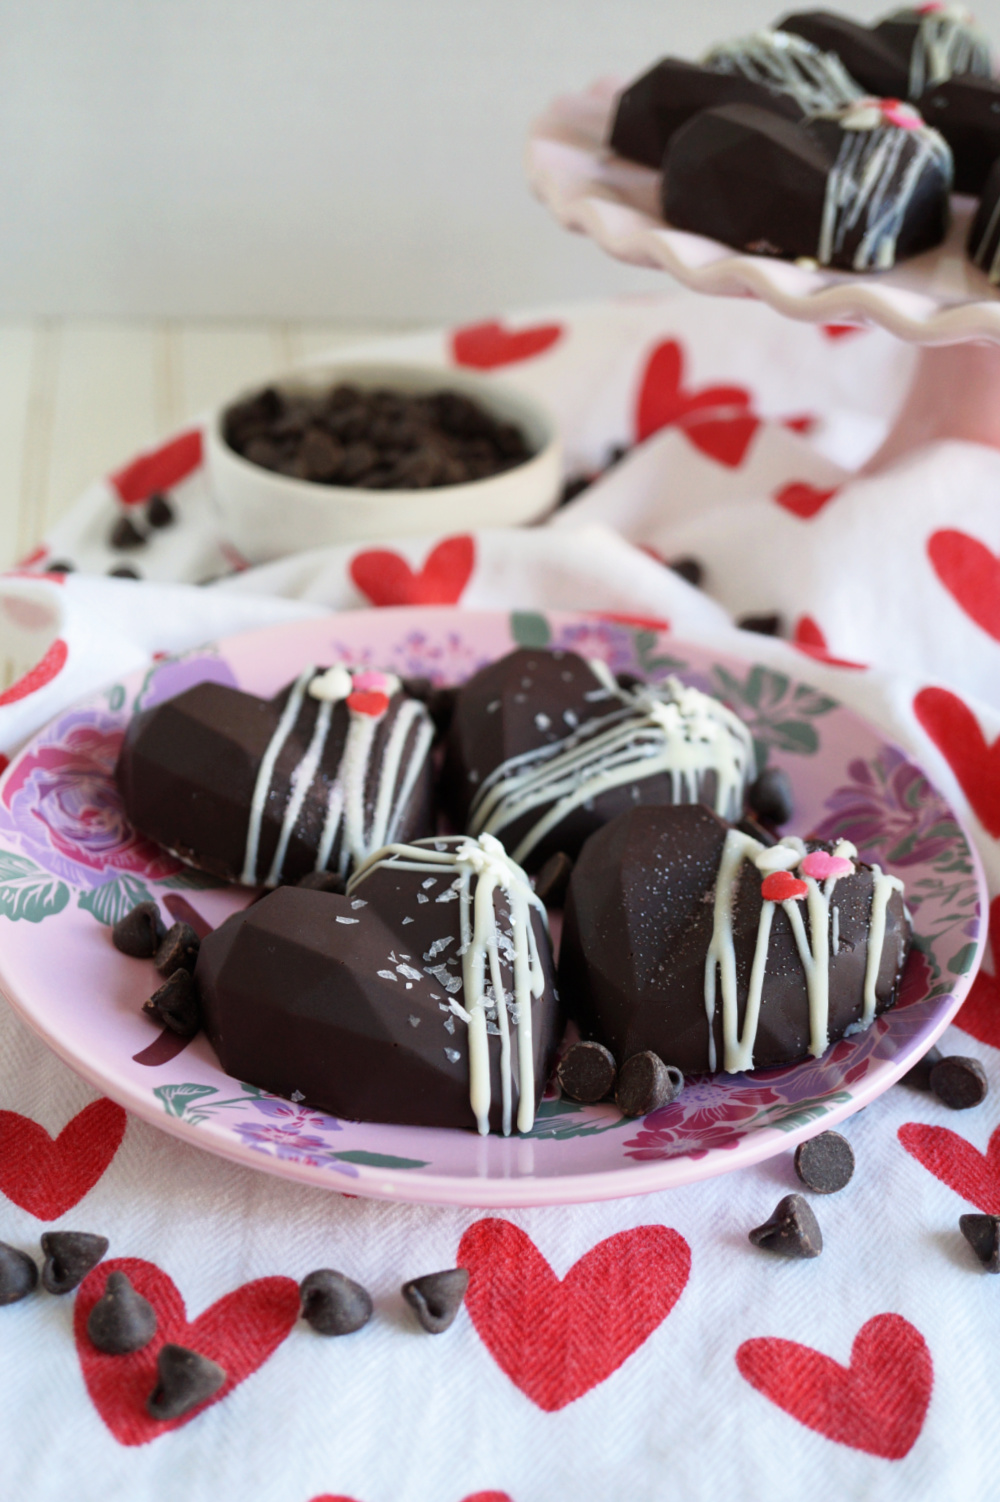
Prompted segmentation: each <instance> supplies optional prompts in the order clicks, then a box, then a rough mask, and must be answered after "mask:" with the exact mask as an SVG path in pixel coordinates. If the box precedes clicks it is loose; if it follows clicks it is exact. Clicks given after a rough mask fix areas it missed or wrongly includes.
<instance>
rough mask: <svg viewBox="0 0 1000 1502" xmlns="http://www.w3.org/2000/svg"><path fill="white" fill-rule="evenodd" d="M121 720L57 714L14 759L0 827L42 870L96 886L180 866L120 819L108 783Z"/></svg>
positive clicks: (158, 876) (89, 713) (154, 876)
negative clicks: (42, 735) (39, 738)
mask: <svg viewBox="0 0 1000 1502" xmlns="http://www.w3.org/2000/svg"><path fill="white" fill-rule="evenodd" d="M122 738H123V730H122V726H121V722H120V721H119V720H117V719H114V718H112V717H110V716H108V715H106V714H103V713H102V712H101V711H99V710H78V711H76V712H74V713H72V714H69V715H66V716H64V718H63V719H61V720H60V721H59V722H58V723H57V725H56V727H55V730H54V733H53V737H52V739H51V740H48V741H43V742H41V743H39V744H36V745H35V747H34V748H33V749H32V750H31V751H30V752H29V753H28V754H27V755H25V756H23V757H22V758H21V760H20V761H19V762H18V764H17V766H16V767H15V769H14V772H13V773H12V775H11V777H10V778H9V779H8V781H7V784H6V786H5V788H4V791H3V800H2V805H0V828H2V829H3V830H4V831H5V832H6V833H8V834H12V835H14V836H16V837H17V839H18V840H19V842H20V844H21V846H22V848H23V850H24V853H25V854H26V855H29V856H31V857H32V858H33V859H34V860H36V861H37V862H38V864H39V865H40V866H42V867H43V868H44V869H45V870H47V871H51V872H53V873H54V874H55V875H56V876H59V877H61V878H62V879H63V880H64V881H68V882H71V883H72V884H74V885H76V886H84V887H95V886H100V885H101V884H102V883H103V882H104V881H107V880H108V879H109V878H111V877H114V876H116V875H118V874H119V873H120V872H124V871H127V872H130V873H131V874H132V875H134V876H139V877H146V878H147V879H148V880H150V881H162V880H163V879H164V878H165V877H167V876H173V875H174V874H175V873H176V872H178V871H180V870H182V869H183V865H182V863H181V861H179V860H178V859H177V858H176V856H173V855H171V854H170V853H169V852H168V851H166V850H164V849H163V848H162V847H161V846H160V845H156V844H154V843H153V841H152V840H147V839H146V838H145V837H144V836H143V835H140V834H139V833H138V832H137V831H136V830H135V829H133V828H132V825H131V824H130V823H129V822H128V820H127V819H126V817H125V812H124V809H123V808H122V802H121V798H120V796H119V793H118V788H117V786H116V784H115V780H114V769H115V763H116V761H117V760H118V751H119V748H120V746H121V743H122Z"/></svg>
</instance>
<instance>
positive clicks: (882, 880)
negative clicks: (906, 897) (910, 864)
mask: <svg viewBox="0 0 1000 1502" xmlns="http://www.w3.org/2000/svg"><path fill="white" fill-rule="evenodd" d="M872 871H873V873H874V876H875V888H874V891H873V892H872V910H871V917H870V918H869V920H868V961H867V964H866V965H865V1007H864V1011H863V1012H862V1013H861V1026H862V1027H868V1026H870V1024H871V1022H872V1021H873V1019H874V1017H875V1006H876V1003H877V997H876V995H875V985H876V982H877V981H878V973H879V970H880V969H881V967H882V950H883V948H884V947H885V914H886V909H887V907H888V906H889V898H890V897H891V896H892V894H893V892H901V891H902V890H903V883H902V882H901V881H900V880H899V878H898V877H897V876H887V875H886V874H885V872H884V871H883V870H882V867H881V866H872Z"/></svg>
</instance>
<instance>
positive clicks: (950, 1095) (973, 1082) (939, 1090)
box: [930, 1054, 990, 1111]
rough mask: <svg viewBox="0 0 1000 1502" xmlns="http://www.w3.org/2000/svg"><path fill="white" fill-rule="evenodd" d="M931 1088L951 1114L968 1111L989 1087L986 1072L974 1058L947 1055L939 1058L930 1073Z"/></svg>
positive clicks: (982, 1097) (978, 1101) (983, 1097)
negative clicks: (952, 1112)
mask: <svg viewBox="0 0 1000 1502" xmlns="http://www.w3.org/2000/svg"><path fill="white" fill-rule="evenodd" d="M930 1082H931V1089H932V1090H933V1092H934V1094H935V1095H936V1096H937V1098H938V1100H939V1101H940V1102H941V1104H942V1105H943V1106H948V1107H949V1108H950V1109H951V1110H952V1111H968V1110H969V1108H970V1107H971V1106H978V1105H979V1104H980V1102H981V1101H984V1100H985V1099H986V1096H987V1093H988V1092H989V1088H990V1087H989V1084H988V1082H987V1079H986V1070H985V1069H984V1068H983V1066H982V1064H980V1062H979V1060H978V1059H966V1058H963V1057H962V1055H961V1054H949V1055H947V1056H946V1057H945V1058H943V1059H939V1060H938V1061H937V1063H936V1064H935V1065H934V1067H933V1068H932V1069H931V1073H930Z"/></svg>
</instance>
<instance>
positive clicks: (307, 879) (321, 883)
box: [264, 871, 347, 897]
mask: <svg viewBox="0 0 1000 1502" xmlns="http://www.w3.org/2000/svg"><path fill="white" fill-rule="evenodd" d="M295 885H296V886H297V887H305V889H306V891H307V892H336V893H337V895H338V896H340V897H342V896H343V895H344V893H345V892H346V891H347V881H346V880H345V878H344V877H343V876H341V875H340V873H339V871H307V872H306V874H305V876H300V877H299V879H298V881H297V882H296V883H295ZM264 895H265V896H266V895H267V894H266V893H265V894H264Z"/></svg>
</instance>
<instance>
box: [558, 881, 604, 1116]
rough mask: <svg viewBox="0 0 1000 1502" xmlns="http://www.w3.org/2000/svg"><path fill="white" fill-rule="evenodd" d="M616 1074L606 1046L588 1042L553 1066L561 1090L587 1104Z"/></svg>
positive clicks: (596, 1098) (599, 1097) (599, 1096)
mask: <svg viewBox="0 0 1000 1502" xmlns="http://www.w3.org/2000/svg"><path fill="white" fill-rule="evenodd" d="M543 869H544V868H543ZM616 1075H617V1069H616V1068H615V1056H614V1054H613V1053H612V1052H611V1050H610V1048H605V1047H604V1044H603V1043H592V1042H585V1043H574V1044H572V1046H571V1047H570V1048H568V1049H567V1050H566V1052H565V1053H564V1054H563V1056H562V1058H561V1059H560V1060H559V1067H558V1069H557V1070H556V1078H557V1079H558V1081H559V1084H560V1086H561V1088H562V1093H563V1094H564V1095H568V1096H569V1098H570V1100H579V1101H582V1102H583V1104H584V1105H588V1106H589V1105H593V1104H594V1103H595V1101H599V1100H604V1098H605V1097H606V1096H608V1095H610V1094H611V1092H612V1091H613V1090H614V1088H615V1077H616Z"/></svg>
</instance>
